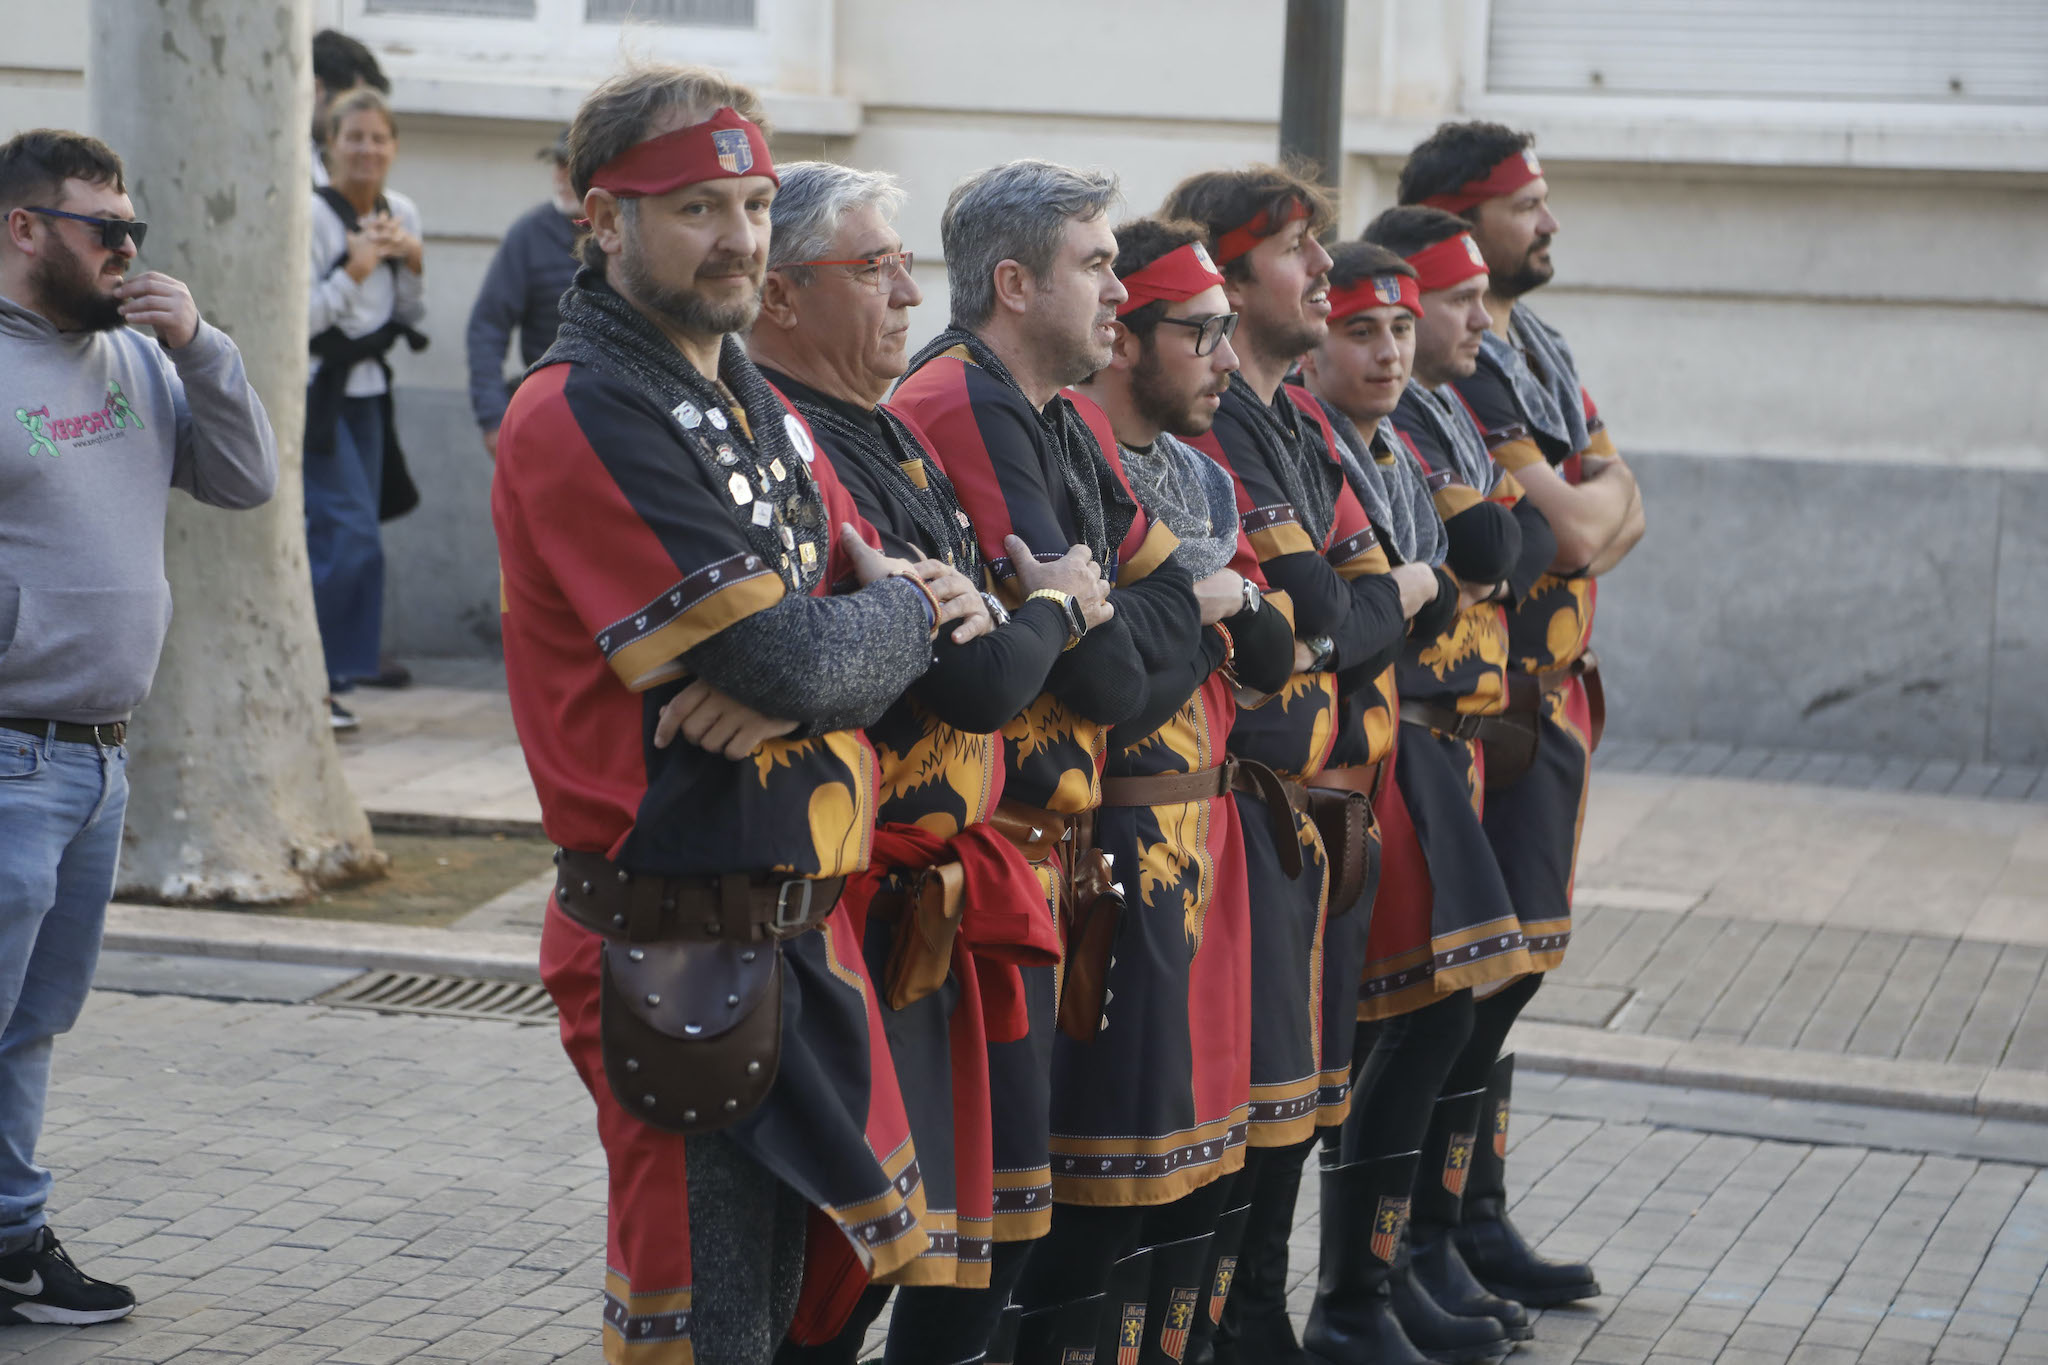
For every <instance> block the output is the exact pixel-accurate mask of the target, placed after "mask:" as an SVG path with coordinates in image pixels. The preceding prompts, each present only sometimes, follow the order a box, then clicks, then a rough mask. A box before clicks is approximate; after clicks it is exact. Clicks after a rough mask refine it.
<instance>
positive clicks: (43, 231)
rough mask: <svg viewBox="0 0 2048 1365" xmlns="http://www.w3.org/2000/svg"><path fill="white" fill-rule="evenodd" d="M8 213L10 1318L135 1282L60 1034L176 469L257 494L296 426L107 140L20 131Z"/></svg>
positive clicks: (102, 862) (0, 1191)
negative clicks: (96, 1235)
mask: <svg viewBox="0 0 2048 1365" xmlns="http://www.w3.org/2000/svg"><path fill="white" fill-rule="evenodd" d="M0 228H4V232H0V412H6V413H12V414H13V419H14V422H15V426H14V427H12V428H9V429H8V430H9V431H11V432H12V434H11V435H8V436H5V437H4V439H0V1327H4V1326H7V1325H12V1324H18V1323H24V1322H42V1323H87V1322H105V1321H108V1320H110V1319H113V1318H118V1317H124V1316H126V1315H127V1314H128V1313H129V1312H130V1311H131V1310H132V1309H133V1308H134V1307H135V1296H134V1295H133V1294H131V1293H130V1292H129V1291H128V1290H127V1289H126V1288H125V1287H123V1286H121V1285H116V1284H107V1283H105V1282H103V1281H100V1280H95V1279H93V1278H92V1277H90V1276H88V1275H86V1274H85V1273H84V1272H82V1271H80V1270H79V1269H78V1267H77V1266H75V1265H74V1264H72V1261H71V1258H70V1257H69V1256H67V1255H66V1254H65V1253H64V1251H63V1249H62V1248H61V1247H60V1246H59V1245H58V1243H57V1238H56V1236H55V1235H54V1234H53V1233H52V1232H51V1231H50V1229H49V1228H48V1227H47V1226H46V1225H45V1223H44V1214H43V1207H44V1204H45V1202H46V1200H47V1199H48V1197H49V1193H50V1173H49V1172H48V1171H47V1170H44V1169H43V1168H42V1167H40V1166H38V1165H36V1164H35V1151H36V1140H37V1138H38V1137H39V1135H40V1133H41V1130H42V1120H43V1101H44V1095H45V1093H46V1091H47V1090H48V1087H49V1080H50V1055H51V1050H52V1046H53V1043H54V1041H55V1039H56V1036H57V1035H58V1034H60V1033H63V1032H65V1031H66V1030H68V1029H69V1028H70V1027H71V1025H72V1024H73V1023H74V1022H75V1021H76V1020H77V1018H78V1012H79V1010H80V1009H81V1008H82V1007H83V1006H84V1004H85V996H86V990H87V988H88V987H89V986H90V985H91V984H92V975H93V968H94V965H95V964H96V962H97V961H98V957H99V946H100V930H101V926H102V924H103V923H104V921H105V918H106V909H107V900H108V898H109V897H110V896H112V894H113V890H114V864H115V859H116V857H117V855H118V854H119V852H120V847H121V819H122V815H123V813H124V811H125V810H126V807H127V802H128V777H127V763H128V756H127V750H126V749H125V748H123V747H122V746H123V742H124V740H125V739H126V736H127V724H126V722H127V719H128V714H129V712H131V711H132V710H133V709H134V708H135V706H136V705H137V704H138V703H139V702H141V700H142V699H143V696H144V695H145V694H146V693H147V692H148V691H149V684H150V680H151V679H152V678H153V677H154V675H155V673H156V663H157V654H158V652H159V651H160V650H161V648H162V646H163V639H164V631H165V629H166V628H167V627H168V626H169V624H170V619H171V595H170V587H169V585H168V584H167V583H166V582H165V579H164V511H165V506H166V503H167V502H168V500H169V497H170V490H171V489H172V488H174V487H175V488H182V489H184V490H185V491H186V492H187V493H190V494H191V495H192V496H193V497H195V498H198V499H199V500H200V501H201V502H205V503H211V504H212V505H214V506H216V507H255V506H257V505H258V504H260V503H263V502H265V501H267V500H268V499H269V498H270V495H271V493H272V491H273V490H274V489H275V488H276V486H277V447H276V443H275V441H274V440H273V438H272V435H271V430H270V420H269V418H268V417H267V416H265V414H264V411H263V404H262V403H261V402H260V401H259V400H258V399H257V397H256V394H255V391H254V390H252V389H251V388H250V387H249V381H248V378H247V376H246V375H245V374H244V373H243V370H242V358H241V355H240V353H239V352H237V351H236V350H235V344H234V343H233V342H232V341H230V340H228V338H227V337H226V336H225V335H223V334H222V333H221V332H219V331H218V330H216V329H215V328H213V327H210V326H208V325H207V324H206V322H205V321H203V320H202V319H201V318H200V316H199V308H198V305H196V304H195V303H194V302H193V301H192V295H191V292H190V291H189V290H187V289H186V288H185V286H184V285H182V284H180V283H179V282H178V281H176V280H174V279H172V278H171V277H170V276H168V275H162V274H159V273H157V272H155V271H148V272H145V273H142V274H138V275H135V276H132V277H131V276H129V274H128V269H129V267H130V266H131V265H132V264H133V263H134V260H135V256H136V249H137V248H138V247H139V246H140V245H141V242H142V237H143V224H141V223H139V222H136V221H135V208H134V205H133V204H131V203H130V202H129V199H128V195H127V192H126V189H125V187H124V185H123V182H122V175H121V159H120V158H119V157H118V156H116V155H115V154H114V153H113V151H112V150H111V149H109V148H108V147H107V145H106V144H105V143H103V142H100V141H98V140H97V139H95V138H90V137H86V136H84V135H83V134H80V133H70V132H62V131H58V130H54V129H48V128H43V129H37V130H35V131H33V132H27V133H22V134H20V135H19V136H17V137H15V138H13V139H11V140H10V141H8V142H6V143H4V144H0ZM131 326H134V327H147V328H149V329H150V331H151V332H153V333H154V334H155V335H154V337H151V336H149V335H145V334H144V333H143V332H140V331H132V330H130V327H131Z"/></svg>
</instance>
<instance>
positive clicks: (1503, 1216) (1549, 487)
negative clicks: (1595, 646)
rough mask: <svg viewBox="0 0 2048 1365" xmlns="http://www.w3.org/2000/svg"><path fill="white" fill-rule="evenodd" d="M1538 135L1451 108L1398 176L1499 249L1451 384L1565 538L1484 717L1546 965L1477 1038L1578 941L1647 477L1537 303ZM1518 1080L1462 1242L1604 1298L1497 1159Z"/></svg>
mask: <svg viewBox="0 0 2048 1365" xmlns="http://www.w3.org/2000/svg"><path fill="white" fill-rule="evenodd" d="M1532 141H1533V139H1532V138H1531V137H1530V135H1529V134H1527V133H1518V132H1516V131H1514V130H1513V129H1510V128H1505V127H1503V126H1501V125H1500V124H1497V123H1482V122H1469V123H1447V124H1444V125H1443V126H1441V127H1439V128H1438V129H1437V130H1436V132H1434V133H1433V134H1431V135H1430V137H1428V138H1427V139H1425V140H1424V141H1423V142H1422V144H1421V145H1420V146H1418V147H1417V148H1416V149H1415V150H1414V152H1412V153H1411V154H1410V156H1409V160H1408V163H1407V165H1405V166H1404V167H1403V168H1402V171H1401V180H1400V200H1401V203H1402V204H1403V205H1421V206H1426V207H1430V208H1436V209H1440V210H1443V211H1444V212H1446V213H1449V214H1454V215H1456V216H1458V217H1460V218H1462V219H1463V220H1464V221H1465V223H1466V224H1467V225H1468V227H1469V230H1470V234H1471V238H1472V241H1473V243H1474V245H1475V246H1476V247H1477V248H1478V250H1479V253H1480V255H1481V257H1482V259H1483V260H1484V262H1485V264H1486V267H1487V272H1488V285H1487V292H1486V295H1485V306H1486V309H1487V312H1488V314H1489V318H1490V322H1491V326H1490V327H1489V329H1488V330H1487V331H1486V332H1485V333H1484V334H1483V335H1482V336H1481V337H1480V339H1479V340H1480V349H1479V353H1478V358H1477V365H1476V367H1475V369H1474V370H1473V372H1472V374H1471V375H1470V376H1469V377H1466V378H1461V379H1455V380H1453V381H1452V387H1453V388H1454V389H1455V390H1456V392H1457V394H1458V397H1459V398H1460V400H1461V401H1462V402H1463V404H1464V405H1465V406H1466V407H1467V408H1468V409H1469V410H1470V411H1471V413H1472V415H1473V417H1474V418H1475V419H1476V420H1477V422H1478V424H1479V426H1480V427H1481V428H1482V429H1483V430H1484V431H1485V433H1486V443H1487V447H1488V450H1489V451H1490V453H1491V454H1492V457H1493V459H1494V461H1495V463H1497V464H1499V465H1501V466H1502V467H1503V468H1504V469H1506V470H1507V471H1508V472H1510V473H1511V474H1513V475H1514V476H1515V478H1516V480H1517V482H1518V483H1519V485H1520V486H1521V487H1522V489H1523V490H1524V491H1525V494H1526V496H1527V499H1528V501H1529V502H1530V503H1531V504H1532V505H1533V506H1534V507H1535V508H1536V509H1537V510H1538V511H1540V512H1541V513H1542V515H1543V517H1544V519H1545V521H1546V523H1547V524H1548V525H1549V527H1550V529H1551V531H1552V533H1553V534H1554V536H1555V539H1556V544H1557V555H1556V558H1555V560H1554V561H1553V563H1552V564H1551V566H1550V571H1549V572H1548V573H1546V574H1544V575H1543V576H1542V577H1541V578H1539V579H1537V581H1536V582H1535V584H1534V585H1533V586H1532V587H1531V588H1530V589H1529V591H1528V592H1527V593H1526V594H1524V595H1521V596H1520V597H1519V598H1518V599H1517V600H1516V601H1515V602H1514V604H1513V605H1512V606H1511V608H1510V609H1509V611H1508V622H1507V624H1508V652H1509V658H1510V660H1511V663H1512V668H1511V671H1510V673H1509V694H1508V705H1507V709H1506V711H1505V713H1503V714H1502V715H1500V716H1497V717H1494V718H1491V719H1489V720H1488V721H1486V722H1485V723H1484V730H1483V741H1484V745H1485V749H1486V767H1487V788H1488V791H1487V796H1486V814H1485V828H1486V834H1487V838H1488V840H1489V842H1491V844H1492V845H1493V848H1494V854H1495V858H1496V860H1497V862H1498V864H1499V866H1500V870H1501V874H1502V876H1503V877H1504V878H1505V879H1506V882H1507V887H1508V892H1509V895H1510V896H1511V897H1512V898H1513V900H1514V903H1515V906H1516V909H1517V912H1518V913H1519V915H1520V918H1521V921H1522V925H1523V928H1524V930H1525V932H1526V933H1527V934H1528V935H1529V936H1530V938H1531V949H1530V965H1531V967H1532V969H1533V971H1532V974H1531V975H1530V976H1529V977H1527V978H1526V979H1525V980H1523V981H1520V982H1517V983H1516V984H1515V985H1514V986H1512V987H1509V988H1508V989H1506V990H1504V991H1502V992H1500V994H1499V995H1497V996H1495V997H1493V998H1491V999H1489V1000H1487V1001H1484V1002H1482V1004H1481V1010H1482V1011H1484V1012H1485V1014H1487V1015H1491V1016H1494V1018H1492V1019H1491V1020H1490V1021H1489V1020H1487V1019H1485V1018H1482V1019H1481V1021H1480V1026H1479V1027H1477V1028H1475V1044H1474V1045H1475V1046H1480V1047H1483V1045H1484V1042H1485V1040H1486V1039H1487V1038H1488V1037H1491V1036H1496V1035H1497V1036H1500V1037H1505V1035H1506V1032H1507V1027H1508V1024H1510V1023H1512V1021H1513V1019H1514V1017H1515V1015H1517V1014H1518V1013H1519V1012H1520V1010H1521V1009H1522V1008H1523V1006H1524V1005H1526V1004H1527V1002H1528V1000H1529V998H1530V996H1532V995H1533V994H1534V993H1535V991H1536V989H1537V987H1538V986H1539V985H1540V984H1541V982H1542V976H1541V973H1543V972H1544V971H1547V970H1548V969H1549V968H1551V967H1554V966H1556V965H1557V964H1558V963H1560V962H1561V961H1563V958H1564V953H1565V948H1566V945H1567V943H1568V942H1569V941H1570V937H1571V890H1572V876H1573V869H1574V866H1575V864H1576V861H1577V856H1578V837H1579V828H1580V824H1581V820H1582V817H1583V814H1584V811H1585V801H1586V792H1587V781H1588V776H1589V772H1590V767H1589V760H1590V757H1591V753H1592V750H1593V748H1594V746H1595V745H1596V744H1598V742H1599V730H1600V725H1601V721H1602V719H1603V710H1604V708H1603V706H1602V702H1601V692H1600V687H1599V673H1598V669H1597V666H1596V664H1595V661H1594V658H1593V655H1592V652H1591V649H1590V640H1591V635H1592V626H1593V609H1594V601H1595V586H1594V580H1595V579H1596V578H1597V577H1598V576H1599V575H1601V574H1603V573H1606V572H1607V571H1608V570H1609V569H1611V568H1613V567H1614V566H1615V565H1616V564H1617V563H1619V562H1620V561H1621V559H1622V557H1623V556H1625V555H1626V554H1627V553H1628V552H1629V550H1631V549H1632V548H1634V546H1635V544H1636V542H1637V541H1638V540H1640V539H1641V537H1642V534H1643V507H1642V499H1641V496H1640V494H1639V492H1638V490H1637V488H1636V483H1635V476H1634V474H1633V473H1632V472H1631V471H1630V470H1629V468H1628V466H1627V464H1626V463H1625V462H1623V460H1622V459H1621V457H1620V455H1619V454H1618V453H1616V451H1615V449H1614V445H1613V442H1612V440H1611V439H1610V438H1609V437H1608V434H1607V431H1606V428H1605V425H1604V424H1603V423H1602V422H1601V420H1600V416H1599V412H1598V409H1597V408H1595V406H1594V404H1593V400H1592V397H1591V395H1590V394H1588V393H1587V391H1586V389H1585V387H1584V386H1583V385H1582V384H1581V382H1580V379H1579V375H1578V368H1577V364H1576V362H1575V361H1574V359H1573V356H1572V351H1571V347H1570V346H1569V345H1568V344H1567V343H1566V341H1565V339H1564V337H1563V335H1562V334H1561V333H1559V332H1558V331H1557V330H1556V329H1555V328H1553V327H1551V326H1549V325H1548V324H1547V323H1545V322H1544V321H1543V320H1542V319H1540V318H1538V317H1537V316H1536V315H1535V314H1534V313H1532V312H1530V310H1529V307H1528V305H1527V303H1525V302H1523V298H1524V296H1525V295H1527V294H1528V293H1529V292H1530V291H1531V290H1534V289H1537V288H1540V287H1541V286H1543V285H1544V284H1546V283H1548V282H1549V280H1550V279H1551V276H1552V274H1553V270H1554V267H1553V266H1552V263H1551V259H1550V243H1551V239H1552V237H1553V236H1554V235H1555V233H1556V232H1557V231H1558V222H1557V219H1556V218H1555V217H1554V216H1553V215H1552V213H1551V211H1550V206H1549V192H1550V187H1549V182H1548V181H1547V180H1546V179H1545V178H1544V175H1543V167H1542V164H1541V163H1540V162H1539V161H1538V160H1537V158H1536V153H1535V150H1534V148H1533V146H1532V145H1531V144H1532ZM1488 1060H1489V1061H1490V1062H1491V1061H1492V1059H1488ZM1460 1069H1461V1070H1463V1069H1464V1068H1463V1066H1462V1065H1461V1068H1460ZM1512 1078H1513V1059H1512V1057H1504V1058H1500V1059H1498V1062H1497V1064H1495V1065H1494V1068H1493V1072H1492V1079H1491V1081H1490V1082H1489V1084H1488V1087H1487V1094H1486V1096H1485V1099H1484V1103H1483V1118H1482V1120H1481V1126H1482V1128H1483V1129H1484V1130H1485V1131H1486V1132H1488V1133H1489V1134H1490V1135H1491V1139H1492V1140H1491V1141H1490V1142H1488V1143H1483V1144H1481V1145H1480V1147H1479V1149H1478V1150H1477V1152H1476V1153H1475V1157H1474V1162H1473V1168H1472V1174H1471V1177H1470V1179H1469V1180H1468V1181H1467V1184H1466V1193H1465V1200H1464V1222H1463V1224H1462V1225H1461V1227H1460V1228H1459V1232H1458V1246H1459V1248H1460V1250H1461V1251H1462V1252H1463V1253H1464V1256H1465V1259H1466V1260H1468V1261H1470V1262H1471V1263H1472V1269H1473V1271H1474V1273H1475V1274H1477V1275H1478V1277H1479V1279H1480V1281H1481V1282H1482V1283H1484V1284H1485V1285H1487V1286H1488V1287H1489V1288H1490V1289H1492V1290H1493V1291H1494V1292H1496V1293H1498V1294H1501V1295H1503V1296H1504V1297H1507V1298H1512V1299H1515V1300H1517V1301H1519V1302H1522V1303H1525V1304H1532V1305H1547V1304H1556V1303H1568V1302H1571V1301H1572V1300H1575V1299H1581V1298H1586V1297H1590V1296H1591V1295H1593V1294H1597V1293H1598V1292H1599V1286H1598V1283H1597V1281H1595V1279H1594V1278H1593V1274H1592V1271H1591V1268H1590V1267H1588V1266H1585V1265H1583V1264H1559V1263H1554V1262H1547V1261H1544V1260H1543V1259H1542V1258H1540V1257H1538V1256H1536V1255H1535V1254H1534V1253H1533V1252H1532V1251H1530V1250H1529V1248H1528V1246H1527V1245H1526V1243H1525V1242H1524V1241H1523V1240H1522V1238H1521V1236H1520V1234H1519V1233H1518V1232H1516V1231H1515V1229H1514V1225H1513V1224H1512V1223H1511V1222H1509V1221H1508V1219H1507V1212H1506V1195H1505V1190H1504V1188H1503V1185H1502V1181H1503V1178H1504V1177H1503V1174H1502V1168H1501V1164H1500V1158H1501V1156H1503V1155H1504V1153H1505V1149H1506V1132H1507V1104H1508V1093H1509V1090H1510V1089H1511V1085H1512Z"/></svg>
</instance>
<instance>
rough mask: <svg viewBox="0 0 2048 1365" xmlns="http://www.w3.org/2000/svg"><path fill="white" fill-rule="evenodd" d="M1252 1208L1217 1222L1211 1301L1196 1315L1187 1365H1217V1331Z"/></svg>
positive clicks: (1237, 1210) (1210, 1276) (1244, 1207)
mask: <svg viewBox="0 0 2048 1365" xmlns="http://www.w3.org/2000/svg"><path fill="white" fill-rule="evenodd" d="M1251 1211H1252V1206H1251V1205H1249V1204H1240V1205H1238V1206H1237V1207H1236V1208H1234V1209H1231V1210H1229V1211H1228V1212H1226V1213H1225V1214H1224V1215H1223V1216H1222V1217H1221V1218H1219V1219H1217V1220H1216V1235H1215V1237H1213V1238H1212V1239H1210V1242H1209V1265H1208V1268H1207V1272H1206V1274H1205V1276H1204V1279H1205V1280H1206V1282H1207V1284H1208V1286H1209V1294H1208V1297H1207V1298H1206V1299H1205V1300H1204V1301H1203V1302H1202V1311H1201V1312H1199V1313H1197V1314H1196V1315H1195V1333H1194V1335H1193V1336H1192V1337H1190V1338H1188V1354H1187V1360H1186V1362H1185V1365H1216V1328H1217V1327H1218V1326H1219V1325H1220V1324H1221V1323H1222V1321H1223V1305H1224V1303H1225V1301H1226V1300H1228V1299H1229V1298H1230V1285H1231V1281H1233V1280H1235V1279H1236V1278H1237V1249H1238V1247H1240V1246H1241V1245H1243V1243H1244V1221H1245V1219H1246V1218H1248V1217H1249V1216H1250V1215H1251Z"/></svg>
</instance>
